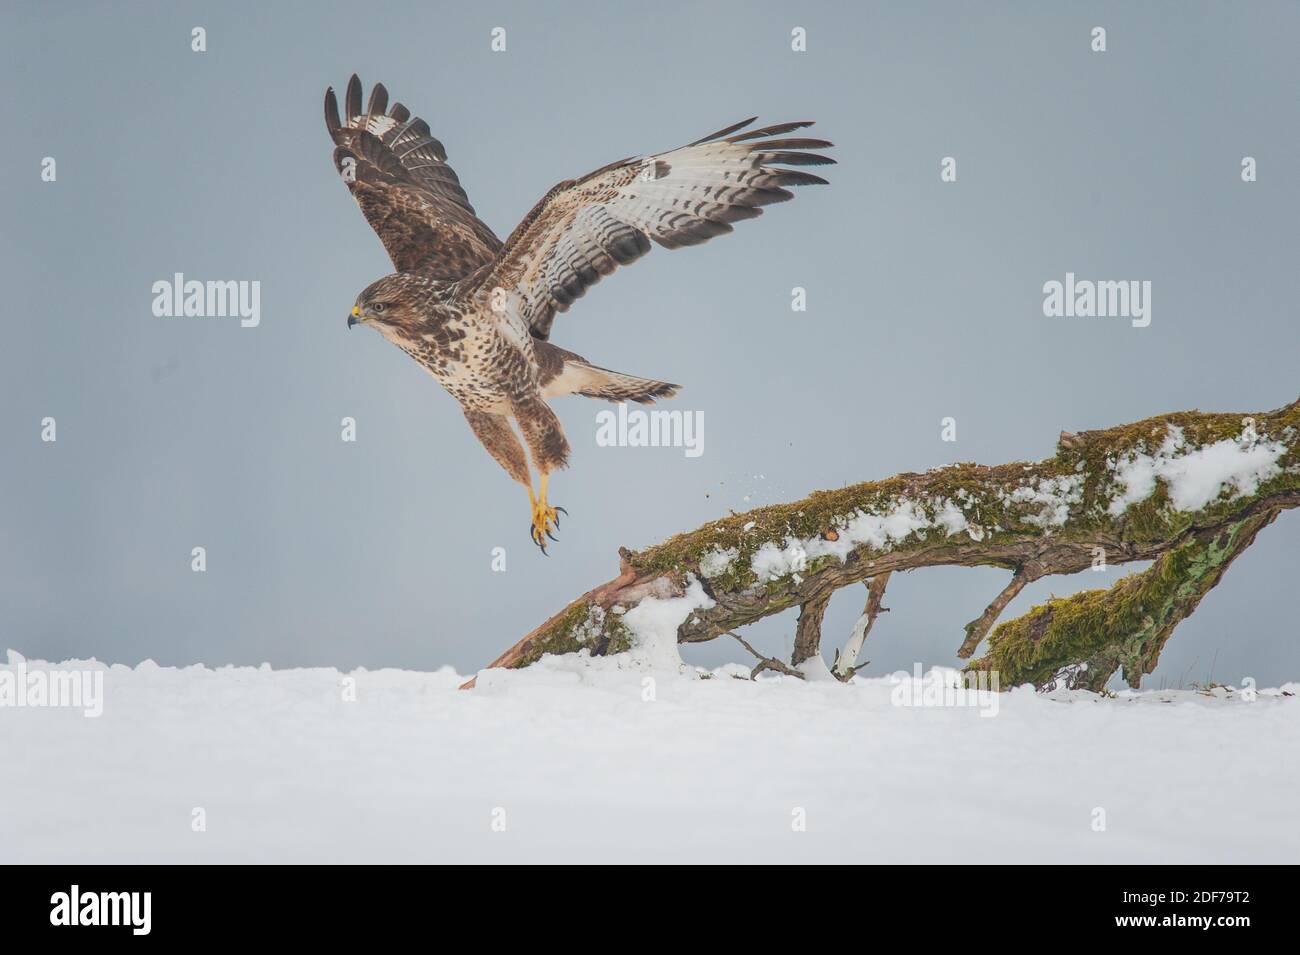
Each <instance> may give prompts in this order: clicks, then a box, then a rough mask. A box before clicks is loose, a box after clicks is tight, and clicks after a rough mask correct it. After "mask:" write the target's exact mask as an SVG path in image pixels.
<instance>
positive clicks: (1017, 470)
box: [466, 401, 1300, 689]
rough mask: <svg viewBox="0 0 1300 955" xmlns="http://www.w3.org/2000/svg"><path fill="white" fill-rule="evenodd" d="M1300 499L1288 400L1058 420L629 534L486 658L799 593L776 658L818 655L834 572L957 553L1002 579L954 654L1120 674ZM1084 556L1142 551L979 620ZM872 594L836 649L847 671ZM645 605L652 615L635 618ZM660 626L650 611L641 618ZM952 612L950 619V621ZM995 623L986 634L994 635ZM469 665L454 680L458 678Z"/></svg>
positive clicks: (741, 620) (996, 665)
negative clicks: (564, 596) (1274, 404)
mask: <svg viewBox="0 0 1300 955" xmlns="http://www.w3.org/2000/svg"><path fill="white" fill-rule="evenodd" d="M1297 504H1300V401H1296V402H1293V403H1291V404H1289V405H1287V406H1285V407H1283V408H1280V409H1278V410H1276V411H1271V412H1262V413H1259V414H1250V415H1242V414H1209V413H1202V412H1198V411H1187V412H1178V413H1175V414H1167V415H1160V416H1158V417H1154V418H1148V419H1146V420H1144V421H1139V422H1136V423H1134V424H1129V425H1122V426H1119V427H1116V428H1110V429H1107V430H1104V431H1086V432H1081V433H1078V434H1067V433H1064V432H1062V434H1061V435H1060V438H1059V441H1058V444H1057V451H1056V454H1055V455H1054V456H1053V457H1051V458H1048V459H1046V460H1043V461H1039V462H1036V463H1025V462H1016V463H1010V464H1002V465H997V466H993V467H988V466H983V465H978V464H954V465H950V466H948V467H943V468H936V469H934V470H932V471H928V472H926V473H924V474H910V473H909V474H899V475H896V476H895V477H891V478H887V479H885V480H882V481H869V482H866V483H862V484H856V485H853V486H851V487H846V488H841V489H838V490H834V491H818V492H814V493H813V494H811V495H810V496H809V497H807V498H804V499H803V500H800V501H795V502H793V503H790V504H778V505H770V506H767V507H762V508H758V509H756V510H753V511H749V512H746V513H743V514H736V515H732V516H729V517H725V518H722V519H719V520H716V521H712V522H710V523H707V524H705V525H703V526H702V527H699V528H697V529H695V530H693V531H689V532H687V533H683V534H678V535H677V536H676V537H673V538H671V539H670V540H668V541H665V542H664V543H662V544H659V545H657V546H655V547H651V548H648V549H646V550H643V551H638V552H632V551H629V550H627V549H622V550H620V552H619V554H620V558H621V560H620V565H621V566H620V572H619V575H618V576H617V577H615V578H614V579H613V580H610V581H608V582H607V583H604V584H601V585H600V586H599V587H596V588H594V589H593V590H591V591H589V592H587V593H586V594H583V595H582V596H581V597H579V598H577V599H576V600H574V601H573V602H572V603H570V604H569V605H568V606H567V607H566V608H565V609H564V610H562V611H560V612H559V613H558V614H556V615H555V616H553V617H551V618H550V619H549V620H547V621H546V622H545V623H543V624H542V625H541V626H539V627H537V629H535V630H533V631H532V632H531V633H529V634H528V635H527V636H525V637H524V638H523V639H522V640H520V641H519V642H518V643H516V644H515V645H514V646H513V647H511V648H510V649H509V650H507V651H506V652H505V653H503V654H501V656H499V657H498V658H497V659H496V660H494V661H493V662H492V663H491V664H490V666H493V667H522V666H528V665H529V664H531V663H534V662H535V661H537V660H538V659H540V658H541V657H542V656H543V655H545V654H548V653H549V654H565V653H576V652H578V651H582V650H586V651H587V652H588V653H589V654H590V655H592V656H602V655H610V654H616V653H621V652H630V653H641V654H643V655H644V654H645V653H647V652H649V651H650V650H653V655H654V657H655V658H657V659H665V657H664V656H663V654H664V652H665V649H667V650H668V651H671V650H672V647H671V646H669V647H667V648H665V647H664V646H663V643H664V642H665V640H667V642H668V643H669V644H671V642H672V638H673V636H674V634H675V638H676V641H677V642H679V643H696V642H701V641H705V640H712V639H714V638H716V637H718V636H721V635H724V634H731V635H733V636H734V635H735V634H734V631H735V630H737V629H738V628H740V627H743V626H745V625H747V624H750V623H753V622H755V621H757V620H760V619H762V618H764V617H767V616H770V615H771V614H776V613H780V612H782V611H784V610H787V609H789V608H791V607H799V608H800V622H799V626H798V632H797V633H796V640H795V647H794V658H793V659H792V660H791V667H792V669H795V670H798V671H800V672H801V673H803V674H805V675H809V674H810V673H811V672H812V671H811V670H810V668H809V663H810V662H815V663H817V664H818V666H819V667H820V673H821V674H822V675H824V674H825V673H826V672H827V670H826V667H825V664H824V663H822V662H821V650H820V639H821V620H822V615H823V614H824V612H825V608H826V604H827V602H828V601H829V599H830V595H831V594H832V593H834V591H836V590H838V589H839V588H841V587H846V586H849V585H851V584H857V583H861V582H863V581H871V582H873V583H874V582H875V581H877V580H878V581H880V584H879V594H878V596H877V598H876V602H875V613H876V614H878V613H880V612H881V608H880V606H879V597H881V596H883V593H884V583H885V581H887V579H888V575H889V574H891V573H893V572H894V571H898V570H913V569H917V568H921V567H932V566H940V565H953V566H963V567H975V566H995V567H1002V568H1005V569H1007V570H1009V571H1011V572H1012V577H1011V581H1010V582H1009V583H1008V584H1007V586H1006V587H1005V588H1004V589H1003V590H1002V592H1001V593H999V594H997V595H996V596H995V597H994V598H993V599H992V601H991V602H990V604H989V606H988V609H986V610H985V612H984V613H983V614H982V615H981V616H980V617H979V618H978V619H977V620H974V621H972V622H971V623H969V624H967V625H966V628H965V639H964V640H963V641H962V642H961V646H960V650H959V653H960V655H961V656H963V657H969V656H971V655H972V654H973V653H974V652H975V650H976V649H977V648H978V646H979V645H980V644H981V643H983V642H984V641H985V638H986V637H987V652H986V654H985V656H983V657H982V658H980V659H978V660H975V661H973V662H972V663H971V664H969V666H968V668H967V669H968V671H990V670H996V671H997V672H998V673H999V674H1000V685H1001V686H1003V687H1011V686H1014V685H1017V684H1020V683H1025V682H1032V683H1034V684H1035V685H1037V686H1040V687H1046V686H1052V685H1056V684H1058V683H1064V684H1068V685H1071V686H1087V687H1091V688H1094V689H1100V688H1101V687H1104V685H1105V683H1106V681H1107V680H1108V679H1109V678H1110V676H1111V675H1112V674H1113V673H1114V672H1115V671H1116V670H1118V669H1120V668H1122V669H1123V672H1124V676H1125V679H1127V680H1128V681H1129V683H1130V684H1131V685H1133V686H1136V685H1137V683H1138V681H1139V680H1140V679H1141V676H1142V675H1143V674H1144V673H1149V672H1151V670H1152V669H1153V668H1154V667H1155V664H1156V662H1157V660H1158V658H1159V654H1160V650H1161V649H1162V648H1163V646H1164V644H1165V642H1166V641H1167V640H1168V639H1169V636H1170V634H1172V632H1173V629H1174V628H1175V627H1176V626H1177V624H1178V623H1179V622H1180V621H1181V620H1183V619H1184V618H1185V617H1186V616H1187V615H1188V614H1190V613H1191V612H1192V611H1193V610H1194V609H1195V608H1196V606H1197V605H1198V604H1199V602H1200V600H1201V598H1202V597H1204V595H1205V594H1206V593H1207V592H1208V591H1209V590H1210V589H1211V588H1213V587H1214V586H1216V585H1217V584H1218V583H1219V581H1220V580H1221V579H1222V577H1223V573H1224V571H1225V570H1226V569H1227V567H1228V565H1229V564H1230V563H1231V562H1232V561H1233V560H1234V559H1235V558H1236V557H1237V556H1238V555H1239V554H1240V553H1242V552H1243V551H1244V550H1245V549H1246V548H1247V547H1249V546H1250V544H1251V543H1252V542H1253V541H1254V539H1255V535H1256V534H1257V533H1258V532H1259V531H1260V530H1261V529H1262V528H1263V527H1264V526H1266V525H1267V524H1269V523H1271V522H1272V521H1273V520H1274V518H1276V516H1277V514H1278V513H1280V512H1281V511H1283V510H1286V509H1288V508H1292V507H1295V506H1297ZM1098 561H1103V562H1105V563H1107V564H1124V563H1128V562H1130V561H1154V563H1153V564H1152V566H1151V567H1150V568H1149V569H1147V570H1145V571H1143V572H1142V573H1139V574H1134V575H1132V576H1129V577H1126V578H1124V579H1122V580H1121V581H1120V582H1119V583H1117V584H1116V585H1115V586H1113V587H1111V588H1110V589H1109V590H1093V591H1086V592H1084V593H1080V594H1075V595H1073V596H1071V597H1066V598H1061V599H1054V600H1051V601H1049V602H1048V603H1047V604H1044V605H1043V606H1039V607H1035V608H1034V609H1033V610H1031V611H1030V612H1029V613H1027V614H1025V615H1024V616H1022V617H1019V618H1017V619H1015V620H1011V621H1008V622H1005V623H1003V624H1001V625H1000V626H997V627H996V629H994V624H995V623H996V622H997V619H998V617H999V616H1000V615H1001V613H1002V611H1003V610H1004V609H1005V608H1006V606H1007V605H1008V604H1009V603H1010V602H1011V600H1012V599H1014V597H1015V596H1016V595H1017V594H1018V593H1019V592H1020V590H1021V589H1022V588H1023V587H1024V586H1025V584H1027V583H1029V582H1030V581H1033V580H1038V579H1040V578H1043V577H1047V576H1051V575H1054V574H1071V573H1076V572H1078V571H1081V570H1085V569H1088V568H1089V567H1092V566H1095V565H1096V564H1097V562H1098ZM871 610H872V605H871V602H870V600H869V601H868V606H867V608H866V610H865V611H864V619H863V620H862V621H860V625H861V627H862V633H861V635H859V634H858V633H857V628H855V633H854V634H853V635H852V636H851V637H850V641H849V644H848V646H847V647H846V651H845V653H844V654H843V655H841V657H840V658H839V659H838V660H837V661H836V663H835V670H834V672H835V675H836V676H838V677H840V678H841V679H847V678H849V677H851V675H852V670H853V669H854V668H855V663H856V659H857V656H858V655H859V653H860V652H861V649H862V643H863V641H864V640H865V636H866V632H867V628H868V627H869V625H870V624H871V622H872V621H873V620H874V614H872V612H871ZM651 624H653V626H651ZM656 628H657V629H656ZM954 629H955V628H954ZM990 631H991V634H990ZM473 682H474V681H472V680H471V681H470V682H469V683H467V684H466V686H472V685H473Z"/></svg>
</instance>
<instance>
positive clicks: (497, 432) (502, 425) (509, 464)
mask: <svg viewBox="0 0 1300 955" xmlns="http://www.w3.org/2000/svg"><path fill="white" fill-rule="evenodd" d="M465 420H466V421H468V422H469V426H470V427H471V428H473V429H474V434H475V435H476V436H477V437H478V439H479V441H481V442H482V443H483V447H485V448H487V449H488V454H490V455H492V457H494V458H496V460H497V463H498V464H500V465H501V466H502V467H503V468H505V469H506V473H507V474H509V475H510V476H511V477H512V478H514V479H515V480H516V481H518V482H519V483H520V484H522V485H523V486H524V487H526V488H528V494H529V496H530V497H531V496H532V493H533V478H532V475H531V474H530V473H529V472H528V459H527V458H526V457H524V446H523V445H522V444H520V443H519V438H518V436H517V435H516V434H515V431H514V429H513V428H512V427H510V419H509V418H507V417H506V416H505V415H501V414H488V413H487V412H484V411H470V410H469V409H468V408H466V409H465Z"/></svg>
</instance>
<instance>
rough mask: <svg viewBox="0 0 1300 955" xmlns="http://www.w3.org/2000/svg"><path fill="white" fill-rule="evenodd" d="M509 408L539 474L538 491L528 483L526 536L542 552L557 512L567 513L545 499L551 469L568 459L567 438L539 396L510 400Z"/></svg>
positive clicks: (557, 419)
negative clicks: (528, 515)
mask: <svg viewBox="0 0 1300 955" xmlns="http://www.w3.org/2000/svg"><path fill="white" fill-rule="evenodd" d="M511 412H512V413H513V414H514V417H515V420H516V421H517V422H519V430H520V431H522V432H523V435H524V441H525V442H526V443H527V444H528V452H529V454H530V455H531V457H532V459H533V467H534V468H536V469H537V471H538V473H539V474H540V475H541V486H540V488H539V490H538V493H537V494H536V495H534V494H533V490H532V487H531V486H530V487H529V489H528V502H529V505H530V507H531V509H532V525H531V527H530V528H529V536H531V537H532V539H533V543H534V544H536V545H537V546H538V547H540V548H541V549H542V553H543V554H544V553H546V538H548V537H549V538H550V539H551V540H555V539H556V538H555V535H554V534H552V533H551V528H552V527H554V528H556V529H558V528H559V526H560V519H559V515H560V514H568V513H569V512H568V511H566V510H565V509H564V508H562V507H552V506H551V504H550V502H549V501H547V499H546V491H547V484H548V483H549V482H550V478H551V472H552V471H555V470H557V469H559V468H562V467H565V466H566V465H567V463H568V458H569V441H568V439H567V438H565V436H564V429H563V428H562V427H561V426H560V419H559V418H557V417H556V416H555V412H554V411H552V410H551V409H550V407H549V406H548V405H547V404H546V402H545V401H543V400H542V399H541V398H540V397H538V396H536V395H533V396H530V397H528V398H522V399H517V400H515V401H513V402H511ZM557 512H558V513H557Z"/></svg>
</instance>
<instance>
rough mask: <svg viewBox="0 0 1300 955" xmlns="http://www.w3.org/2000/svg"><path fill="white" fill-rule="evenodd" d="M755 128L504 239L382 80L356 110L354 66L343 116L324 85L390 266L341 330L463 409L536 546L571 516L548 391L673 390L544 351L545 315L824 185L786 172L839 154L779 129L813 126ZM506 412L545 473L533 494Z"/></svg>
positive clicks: (543, 208) (594, 189) (600, 183)
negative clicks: (516, 490) (522, 496)
mask: <svg viewBox="0 0 1300 955" xmlns="http://www.w3.org/2000/svg"><path fill="white" fill-rule="evenodd" d="M753 122H754V119H748V120H745V121H744V122H741V123H736V124H735V125H734V126H728V127H727V128H726V129H721V130H718V132H716V133H713V134H711V135H709V136H705V137H704V138H703V139H697V140H696V141H695V142H693V143H691V144H690V145H687V146H682V147H680V148H678V149H673V150H670V151H669V152H665V153H659V154H658V155H654V156H638V157H633V158H630V159H621V160H619V161H618V162H614V163H610V164H609V165H608V166H602V167H601V168H600V169H597V170H596V171H595V172H592V173H588V174H587V175H585V176H583V177H582V178H581V179H569V180H566V181H564V182H561V183H560V184H559V185H557V186H555V187H554V188H553V189H551V191H550V192H548V193H547V194H546V195H545V196H543V197H542V200H541V201H540V202H539V203H537V205H536V206H534V207H533V210H532V211H531V212H529V213H528V215H527V216H525V217H524V220H523V221H522V222H521V223H519V225H518V226H516V227H515V230H514V232H512V233H511V234H510V237H509V238H508V239H506V241H505V242H504V243H503V242H502V241H501V240H500V239H498V238H497V237H496V235H495V234H494V233H493V232H492V230H491V229H489V228H488V227H487V226H486V225H485V224H484V223H483V222H481V221H479V219H478V217H477V216H475V214H474V208H473V207H472V206H471V205H470V204H469V199H468V198H467V197H466V195H465V190H464V189H462V188H461V185H460V180H459V179H457V177H456V173H455V172H453V171H452V168H451V166H449V165H447V153H446V151H445V150H444V149H443V146H442V143H440V142H438V140H436V139H434V138H433V136H432V135H430V133H429V125H428V123H426V122H425V121H424V120H422V119H419V118H417V117H412V116H411V113H410V110H408V109H407V108H406V107H405V106H403V105H402V104H401V103H394V104H393V107H392V109H389V108H388V91H387V90H385V89H384V87H383V86H382V85H376V86H375V88H374V89H373V90H372V91H371V93H370V101H369V103H368V104H367V105H366V108H365V109H364V110H363V109H362V108H361V81H360V80H359V79H357V77H356V76H355V75H354V76H353V77H352V79H351V80H350V81H349V82H348V89H347V95H346V96H345V98H344V118H343V120H342V121H341V122H340V119H339V108H338V100H337V99H336V98H335V95H334V90H333V88H330V89H328V90H326V92H325V125H326V127H327V128H328V129H329V133H330V136H331V137H332V138H333V140H334V143H335V149H334V165H335V167H336V168H337V169H338V171H339V174H340V175H341V176H342V177H343V179H344V181H345V182H346V183H347V185H348V188H349V189H350V190H351V191H352V196H353V198H355V199H356V200H357V204H358V205H359V206H361V211H362V213H363V214H364V215H365V217H366V220H367V221H368V222H369V223H370V226H371V228H373V229H374V230H375V232H377V233H378V234H379V239H380V241H381V242H383V244H384V248H385V249H386V250H387V251H388V255H389V257H390V258H391V259H392V260H393V267H394V268H396V269H397V271H396V272H394V273H393V274H391V275H387V276H385V277H384V278H381V279H380V280H379V281H377V282H375V283H374V284H373V285H371V286H370V287H369V288H367V289H366V290H365V291H364V292H362V293H361V294H360V295H359V296H358V297H357V300H356V304H355V305H354V306H353V308H352V315H351V317H350V318H348V327H349V328H350V327H351V326H353V325H357V324H363V325H370V326H372V327H374V328H375V329H377V330H378V331H379V332H380V333H381V334H382V335H383V336H384V337H385V338H387V339H388V340H389V341H390V342H392V343H393V344H394V345H396V346H397V347H398V348H400V349H402V351H404V352H406V353H407V354H408V355H410V356H411V357H412V358H414V359H415V360H416V361H418V362H419V363H420V364H421V365H423V366H424V367H425V368H426V369H427V370H428V371H429V373H430V374H432V375H433V377H435V378H437V379H438V381H439V382H441V384H442V386H443V387H444V388H446V389H447V390H448V391H449V392H451V395H452V397H454V398H455V399H456V400H457V401H459V402H460V404H461V406H462V407H463V409H464V411H465V418H466V420H468V421H469V426H470V427H471V428H472V429H473V430H474V434H475V435H477V436H478V439H479V441H481V442H482V443H483V446H484V447H485V448H487V450H488V453H490V454H491V455H492V456H493V457H494V458H496V460H497V461H498V462H499V463H500V465H501V466H502V467H503V468H505V469H506V471H507V473H509V475H510V476H511V477H512V478H514V479H515V480H516V481H518V482H519V483H520V484H522V485H524V486H525V487H526V488H528V500H529V503H530V507H531V511H532V525H531V527H530V536H531V537H532V539H533V542H534V543H536V544H537V545H538V546H539V547H540V548H541V549H542V552H543V553H545V551H546V539H547V538H548V537H549V538H550V539H551V540H555V537H554V535H553V534H552V533H551V529H552V528H558V526H559V520H558V513H557V512H563V513H567V512H566V511H564V509H563V508H559V507H554V506H552V505H551V504H550V503H549V501H548V500H547V496H546V495H547V482H548V480H549V478H550V473H551V472H552V471H554V470H556V469H557V468H562V467H564V466H565V464H566V460H567V458H568V455H569V442H568V441H567V440H566V439H565V437H564V430H563V429H562V428H561V427H560V421H559V419H558V418H557V417H556V416H555V413H554V412H553V411H551V409H550V407H549V406H548V405H547V403H546V402H547V399H550V398H554V397H556V396H557V395H572V394H577V395H585V396H586V397H588V398H604V399H606V400H608V401H638V402H651V401H653V400H654V399H655V398H668V397H671V396H672V395H674V394H676V392H677V389H678V387H679V386H677V385H673V384H669V383H668V382H666V381H656V380H654V379H650V378H636V377H633V376H632V375H625V374H623V373H621V372H617V371H610V370H609V369H607V368H601V367H599V366H597V365H593V364H591V363H590V362H588V361H587V360H586V359H585V358H583V357H581V356H580V355H576V354H574V353H573V352H570V351H566V350H564V349H563V348H560V347H558V346H556V345H552V344H551V343H550V342H549V341H548V339H549V337H550V333H551V323H552V322H553V321H554V319H555V314H556V312H565V311H568V309H569V306H570V305H572V304H573V302H574V300H576V299H578V298H581V297H582V295H583V294H584V293H585V292H586V291H587V289H588V288H590V287H591V286H592V285H595V284H596V283H597V282H599V281H600V279H601V276H604V275H609V274H610V273H611V272H613V271H614V269H615V268H617V267H618V266H620V265H628V264H630V263H632V262H635V261H636V260H637V259H639V258H640V257H641V256H643V255H645V254H646V253H647V252H649V251H650V243H651V241H654V242H657V243H658V244H659V245H661V246H663V247H664V248H666V249H676V248H678V247H679V246H684V245H698V244H700V243H701V242H705V241H707V240H708V239H711V238H713V237H714V236H716V235H722V234H723V233H724V232H730V231H731V223H733V222H737V221H739V220H741V219H752V218H754V217H755V216H757V215H759V213H761V212H762V211H763V210H762V209H761V208H760V207H761V206H765V205H767V204H768V203H772V202H784V201H785V200H786V199H789V198H791V196H792V194H791V193H790V192H789V191H787V190H786V189H785V188H784V187H786V186H802V185H809V184H824V183H825V182H826V180H824V179H822V178H821V177H819V176H814V175H812V174H810V173H807V172H802V171H800V170H794V169H784V168H781V167H782V166H806V165H822V164H826V163H832V162H834V160H833V159H830V158H829V157H827V156H823V155H820V154H819V153H816V152H807V151H806V150H818V149H824V148H826V147H828V146H830V145H831V144H830V143H828V142H826V141H825V140H821V139H803V138H791V139H781V138H777V137H781V136H783V135H785V134H786V133H789V132H791V131H793V130H796V129H802V128H803V127H806V126H811V125H812V123H809V122H796V123H781V124H779V125H776V126H767V127H765V128H762V129H755V130H750V131H749V132H745V133H741V132H740V131H741V130H743V129H746V128H747V127H749V126H750V124H752V123H753ZM511 418H513V419H514V420H515V423H516V424H517V425H518V427H519V430H520V432H521V433H522V435H523V439H524V442H525V443H526V444H527V445H528V451H529V454H530V455H531V458H532V466H533V467H534V468H536V469H537V471H538V472H539V474H540V484H539V490H538V492H537V493H536V494H534V493H533V486H532V475H531V473H530V471H529V467H528V460H527V459H526V458H525V456H524V448H523V446H522V445H521V444H520V442H519V438H518V437H516V435H515V432H514V430H513V429H512V428H511V426H510V419H511Z"/></svg>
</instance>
